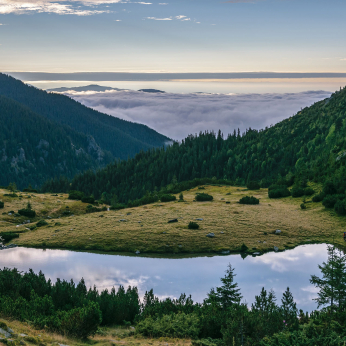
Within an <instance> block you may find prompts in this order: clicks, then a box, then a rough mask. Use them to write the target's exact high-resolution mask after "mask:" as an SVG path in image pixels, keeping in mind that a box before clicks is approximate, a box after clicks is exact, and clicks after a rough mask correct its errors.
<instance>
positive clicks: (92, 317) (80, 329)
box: [59, 302, 102, 339]
mask: <svg viewBox="0 0 346 346" xmlns="http://www.w3.org/2000/svg"><path fill="white" fill-rule="evenodd" d="M59 317H60V319H61V324H60V331H61V332H64V333H66V334H67V335H70V336H74V337H77V338H82V339H86V338H87V337H88V336H90V335H95V334H96V331H97V329H98V327H99V325H100V324H101V321H102V314H101V310H100V307H99V305H98V304H97V303H95V302H88V304H87V305H85V306H83V307H82V308H77V309H73V310H70V311H68V312H66V311H63V312H61V315H60V316H59Z"/></svg>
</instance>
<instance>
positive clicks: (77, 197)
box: [68, 190, 84, 201]
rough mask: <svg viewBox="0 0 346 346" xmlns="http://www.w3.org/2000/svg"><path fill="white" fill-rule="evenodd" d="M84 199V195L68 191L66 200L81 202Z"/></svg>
mask: <svg viewBox="0 0 346 346" xmlns="http://www.w3.org/2000/svg"><path fill="white" fill-rule="evenodd" d="M83 197H84V193H83V192H80V191H74V190H73V191H70V193H69V195H68V199H74V200H77V201H79V200H81V199H82V198H83Z"/></svg>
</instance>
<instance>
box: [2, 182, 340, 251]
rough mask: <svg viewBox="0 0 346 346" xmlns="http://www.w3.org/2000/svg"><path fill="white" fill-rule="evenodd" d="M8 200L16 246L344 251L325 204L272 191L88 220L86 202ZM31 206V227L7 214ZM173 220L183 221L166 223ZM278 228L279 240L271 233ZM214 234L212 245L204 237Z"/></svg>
mask: <svg viewBox="0 0 346 346" xmlns="http://www.w3.org/2000/svg"><path fill="white" fill-rule="evenodd" d="M314 188H315V190H316V191H317V190H318V189H319V187H318V186H314ZM197 192H205V193H208V194H211V195H212V196H213V197H214V200H213V201H211V202H196V201H194V198H195V195H196V193H197ZM6 193H8V191H7V190H0V201H1V200H2V201H3V202H4V203H5V207H4V209H0V233H1V232H15V233H19V238H17V239H13V241H12V242H13V243H15V244H18V245H19V246H26V247H39V248H61V249H74V250H84V251H107V252H128V253H135V252H136V251H140V253H141V255H145V254H160V255H173V254H175V255H179V254H181V255H184V254H199V253H220V252H222V251H230V252H238V251H240V247H241V246H242V244H243V243H244V244H245V245H246V246H247V247H248V249H249V250H248V252H266V251H272V250H273V249H274V246H276V247H278V248H279V250H284V249H286V248H292V247H295V246H297V245H299V244H305V243H321V242H330V243H331V242H333V239H334V243H335V244H336V245H339V246H343V245H344V241H343V237H342V236H343V231H344V229H345V226H346V217H340V216H337V215H336V214H335V212H334V210H328V209H325V208H324V207H323V206H322V204H321V203H312V202H310V201H311V197H309V198H307V199H306V206H307V209H305V210H302V209H301V208H300V204H301V203H302V201H303V198H292V197H287V198H281V199H269V198H268V191H267V189H260V190H257V191H248V190H247V189H244V188H241V187H230V186H205V187H204V189H203V187H202V188H201V187H198V188H195V189H191V190H189V191H184V192H183V195H184V202H178V201H174V202H168V203H161V202H158V203H155V204H150V205H145V206H141V207H136V208H128V209H122V210H118V211H112V210H111V211H102V212H97V213H90V214H86V213H85V211H86V207H87V204H86V203H82V202H81V201H73V200H69V199H68V198H67V197H68V195H66V194H58V195H52V194H38V193H17V194H18V197H8V196H3V195H4V194H6ZM248 195H251V196H255V197H257V198H259V200H260V204H259V205H242V204H239V203H238V201H239V199H240V198H242V197H243V196H248ZM177 197H178V195H177ZM28 202H30V203H31V205H32V208H33V209H34V210H35V211H36V213H37V216H36V218H35V219H34V220H30V221H32V222H31V223H30V224H25V225H20V224H21V223H22V222H23V221H24V220H26V219H28V218H27V217H22V216H14V215H9V213H10V212H11V211H12V212H15V213H17V211H18V210H19V209H21V208H25V206H26V205H27V203H28ZM66 211H67V212H66ZM66 214H67V215H66ZM175 218H177V219H178V222H176V223H168V221H169V220H171V219H175ZM42 219H44V220H46V221H47V223H48V225H45V226H43V227H37V228H34V227H33V225H34V223H35V222H37V221H39V220H42ZM196 219H203V221H197V220H196ZM190 221H194V222H197V223H198V224H199V226H200V227H199V229H198V230H190V229H188V227H187V226H188V224H189V222H190ZM30 228H34V229H33V230H31V229H30ZM277 229H279V230H281V231H282V232H281V234H279V235H277V234H274V232H275V230H277ZM210 232H212V233H214V234H215V237H214V238H208V237H207V236H206V235H207V234H208V233H210Z"/></svg>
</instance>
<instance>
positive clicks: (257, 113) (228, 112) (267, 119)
mask: <svg viewBox="0 0 346 346" xmlns="http://www.w3.org/2000/svg"><path fill="white" fill-rule="evenodd" d="M64 94H65V95H68V96H70V97H72V98H73V99H75V100H76V101H78V102H80V103H82V104H84V105H85V106H88V107H91V108H93V109H97V110H98V111H100V112H103V113H107V114H110V115H113V116H115V117H118V118H121V119H125V120H129V121H132V122H138V123H142V124H145V125H148V126H149V127H151V128H153V129H154V130H156V131H158V132H160V133H162V134H164V135H166V136H168V137H170V138H172V139H174V140H181V139H183V138H185V137H187V136H188V135H189V134H196V133H199V132H200V131H203V132H204V131H206V130H208V131H212V130H213V131H215V132H217V131H218V130H219V129H221V131H222V132H223V134H224V135H225V136H226V135H227V134H229V133H232V132H233V130H234V129H238V128H239V129H240V130H241V131H242V132H243V131H244V130H245V129H247V128H249V127H251V128H253V129H262V128H264V127H266V126H270V125H274V124H276V123H277V122H279V121H281V120H283V119H285V118H288V117H290V116H292V115H294V114H296V113H297V112H298V111H300V110H301V108H304V107H306V106H310V105H312V104H313V103H315V102H317V101H320V100H322V99H324V98H328V97H330V95H331V93H330V92H328V91H306V92H300V93H286V94H275V93H271V94H199V93H194V94H175V93H146V92H139V91H114V90H111V91H106V92H74V91H68V92H67V93H64Z"/></svg>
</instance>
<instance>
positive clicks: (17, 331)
mask: <svg viewBox="0 0 346 346" xmlns="http://www.w3.org/2000/svg"><path fill="white" fill-rule="evenodd" d="M0 328H2V329H3V330H6V331H7V328H10V329H11V330H12V331H13V333H11V336H8V337H7V338H5V336H4V335H3V334H0V346H5V345H11V346H17V345H24V346H26V345H27V346H31V345H32V346H33V345H40V346H48V345H52V346H59V345H68V346H82V345H97V346H115V345H119V346H121V345H126V346H175V345H177V346H190V345H191V341H190V340H189V339H174V338H157V339H151V338H145V337H142V336H139V335H135V336H131V334H133V333H132V332H131V331H132V329H131V328H125V327H112V328H102V329H100V330H99V333H97V334H96V335H95V336H94V337H92V338H88V339H87V340H79V339H73V338H69V337H66V336H62V335H59V334H54V333H49V332H47V331H45V330H38V329H35V328H33V327H32V326H31V325H30V324H29V323H24V322H19V321H14V320H8V319H3V318H1V316H0ZM1 339H3V340H1Z"/></svg>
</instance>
